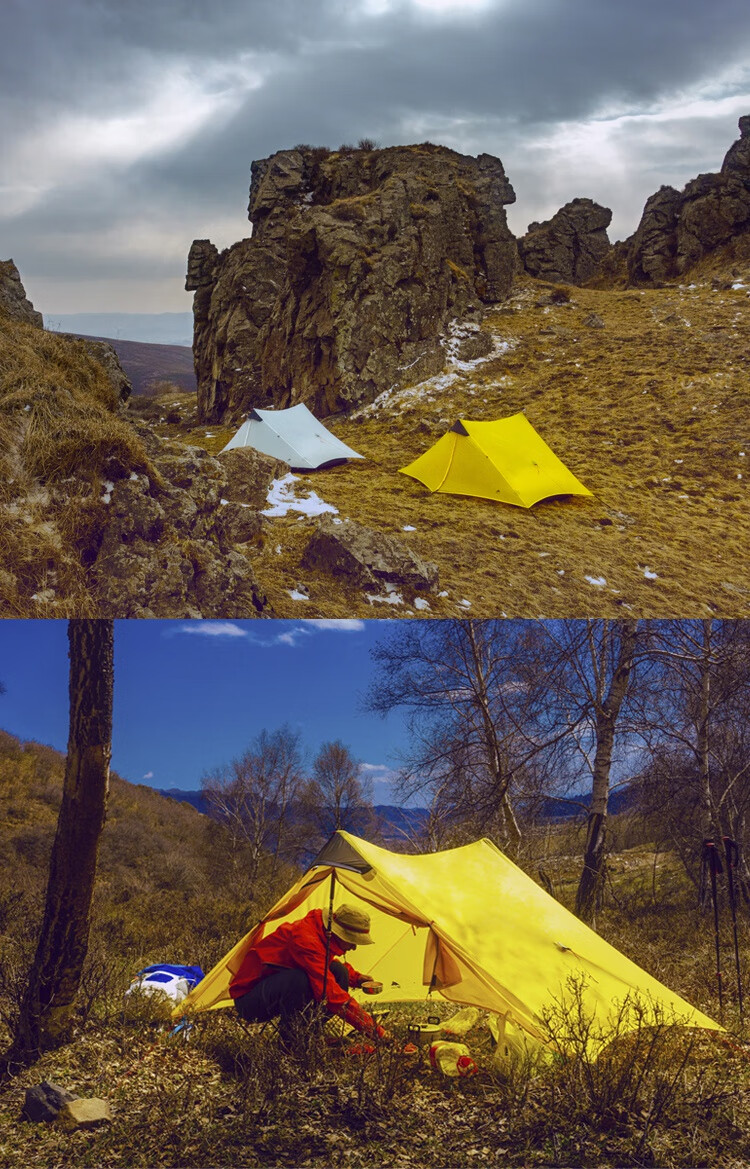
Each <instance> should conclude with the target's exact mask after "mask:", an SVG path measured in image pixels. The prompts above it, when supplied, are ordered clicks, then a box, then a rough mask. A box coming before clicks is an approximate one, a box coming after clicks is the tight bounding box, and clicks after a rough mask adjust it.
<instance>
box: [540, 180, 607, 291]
mask: <svg viewBox="0 0 750 1169" xmlns="http://www.w3.org/2000/svg"><path fill="white" fill-rule="evenodd" d="M611 221H612V212H611V211H610V209H609V207H602V206H601V204H599V203H594V201H593V200H592V199H573V200H572V201H571V202H570V203H566V204H565V206H564V207H561V208H560V210H559V211H558V212H556V214H555V215H553V216H552V218H551V219H548V220H546V221H545V222H544V223H530V224H529V228H528V231H527V233H526V235H525V236H523V237H522V238H521V239H520V240H519V241H518V250H519V253H520V255H521V259H522V261H523V266H524V268H525V269H526V271H527V272H528V273H529V274H530V275H531V276H539V277H541V278H542V279H543V280H559V281H565V282H566V283H569V284H583V283H584V282H585V281H586V280H590V279H591V278H592V277H593V276H596V275H597V274H598V272H599V268H600V265H601V262H602V260H603V259H604V257H605V256H606V255H607V252H608V251H609V247H610V244H609V238H608V236H607V228H608V227H609V225H610V223H611Z"/></svg>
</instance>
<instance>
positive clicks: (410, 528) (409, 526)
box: [401, 524, 417, 532]
mask: <svg viewBox="0 0 750 1169" xmlns="http://www.w3.org/2000/svg"><path fill="white" fill-rule="evenodd" d="M401 530H402V531H403V532H416V530H417V529H416V528H415V527H414V524H405V525H404V527H403V528H402V529H401Z"/></svg>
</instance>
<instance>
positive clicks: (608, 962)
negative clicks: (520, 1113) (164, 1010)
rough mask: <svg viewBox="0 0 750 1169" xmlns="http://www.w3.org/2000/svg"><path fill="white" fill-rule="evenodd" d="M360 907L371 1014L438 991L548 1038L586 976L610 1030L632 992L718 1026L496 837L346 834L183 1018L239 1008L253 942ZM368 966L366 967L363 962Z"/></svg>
mask: <svg viewBox="0 0 750 1169" xmlns="http://www.w3.org/2000/svg"><path fill="white" fill-rule="evenodd" d="M332 889H333V896H334V907H335V906H337V905H338V904H340V903H341V902H342V901H349V902H352V901H355V902H356V901H359V902H363V903H364V905H365V907H366V908H367V909H368V911H369V913H370V917H371V930H370V932H371V936H372V937H373V939H374V944H373V945H371V946H367V947H366V948H365V949H363V950H362V951H361V955H360V953H357V952H355V954H354V955H352V956H351V958H352V962H353V965H354V966H358V967H359V968H360V969H362V972H363V973H368V974H372V975H373V977H375V978H377V979H378V980H379V981H380V982H382V983H383V993H382V995H380V996H378V998H377V999H372V998H367V997H362V996H361V995H360V992H356V993H357V997H360V998H361V1001H362V1002H363V1003H364V1004H365V1006H367V1005H369V1006H370V1007H372V1006H374V1005H375V1006H376V1005H377V1004H378V1003H381V1002H383V1003H387V1002H393V1001H402V1000H407V1001H409V1000H420V999H421V1000H424V999H426V998H427V997H428V996H430V995H434V996H435V997H437V998H443V999H447V1000H449V1001H451V1002H454V1003H458V1004H462V1005H466V1006H475V1007H479V1008H480V1009H483V1010H487V1011H492V1012H496V1013H497V1014H498V1015H500V1016H502V1018H503V1020H504V1022H507V1023H509V1024H511V1025H515V1026H517V1027H520V1028H521V1029H522V1030H523V1031H524V1032H526V1034H527V1035H529V1036H532V1037H534V1038H535V1039H537V1040H539V1039H542V1038H543V1034H544V1032H543V1028H542V1018H543V1015H544V1012H545V1010H548V1009H550V1008H551V1007H552V1006H553V1005H554V1003H555V1002H556V1001H557V1002H560V1001H563V1000H564V999H565V997H566V996H567V995H568V994H569V993H570V980H571V978H576V979H579V980H580V979H582V980H583V999H584V1006H585V1009H586V1011H587V1013H589V1014H590V1015H591V1016H592V1018H594V1019H595V1020H596V1022H597V1024H598V1025H600V1026H602V1027H606V1026H607V1021H608V1019H610V1018H612V1017H613V1016H614V1015H615V1014H616V1012H617V1009H618V1005H619V1004H621V1003H622V1002H623V1001H624V1000H625V998H626V997H627V996H628V995H633V994H637V995H638V996H639V997H640V998H641V999H642V1001H643V1002H645V1003H646V1004H647V1012H646V1017H647V1018H649V1019H654V1018H655V1017H656V1016H655V1012H656V1011H659V1010H663V1011H664V1012H666V1014H667V1015H668V1016H672V1015H674V1016H675V1018H676V1020H677V1021H680V1022H684V1023H686V1024H689V1025H691V1026H699V1027H708V1028H713V1029H717V1030H721V1028H720V1027H719V1025H718V1024H717V1023H715V1022H714V1021H713V1020H712V1019H709V1018H708V1016H706V1015H704V1014H702V1013H701V1012H700V1011H698V1010H696V1009H695V1008H694V1007H692V1006H691V1005H690V1003H688V1002H686V1001H685V1000H684V999H682V998H680V996H679V995H676V994H674V993H673V992H672V991H671V990H669V989H668V988H667V987H666V986H663V985H662V984H661V983H660V982H658V981H657V980H656V979H655V978H653V977H652V976H651V975H650V974H647V973H646V971H645V970H642V969H641V968H640V967H639V966H637V965H636V964H635V962H632V961H631V960H630V959H629V958H626V957H625V955H624V954H621V953H620V952H619V951H618V950H616V949H615V947H614V946H611V945H610V944H609V943H608V942H606V941H604V939H603V938H601V937H599V935H598V934H596V933H595V932H594V931H593V930H592V929H590V928H589V927H588V926H587V925H585V924H584V923H583V922H582V921H580V920H579V919H578V918H577V917H575V916H574V915H573V914H572V913H570V912H569V911H568V910H567V909H565V907H564V906H563V905H561V904H560V903H559V902H558V901H556V900H555V899H554V898H553V897H550V895H549V894H548V893H546V892H545V891H544V890H543V889H542V888H540V887H539V886H538V885H537V884H536V883H535V882H534V881H533V880H532V879H531V878H530V877H528V876H527V875H526V874H525V873H524V872H523V871H522V870H521V869H519V868H518V867H517V866H516V865H514V864H513V862H512V861H510V860H508V858H507V857H506V856H504V855H503V854H502V853H501V852H500V850H499V849H498V848H496V847H495V845H494V844H492V843H491V842H490V841H489V840H479V841H477V842H476V843H474V844H468V845H464V846H463V847H461V848H453V849H448V850H446V851H443V852H434V853H425V854H421V855H417V856H413V855H407V854H402V853H394V852H390V851H388V850H387V849H384V848H380V847H378V846H377V845H374V844H370V843H368V842H367V841H365V840H362V839H360V838H358V837H356V836H352V835H351V834H350V833H347V832H337V833H335V834H334V836H333V837H332V838H331V840H330V841H329V843H328V844H327V845H326V847H325V848H324V849H323V850H322V852H321V853H320V854H319V856H318V857H317V858H316V861H315V862H314V863H313V865H312V866H311V868H310V869H309V870H308V871H307V872H306V873H305V874H304V876H303V877H301V878H300V880H299V881H298V882H297V883H296V884H295V885H294V886H293V887H292V888H291V889H290V890H289V892H288V893H287V894H286V896H284V897H282V898H281V899H280V900H279V901H278V902H277V903H276V905H275V906H274V907H273V909H272V910H271V911H270V913H269V914H268V915H267V917H266V918H265V919H264V921H262V922H261V923H260V924H258V925H257V926H256V927H255V928H254V929H252V930H251V931H250V932H249V933H248V934H247V935H246V936H245V937H244V938H242V939H241V940H240V941H239V942H238V943H237V945H236V946H235V947H234V948H233V949H232V950H231V951H230V952H229V953H228V954H227V955H226V956H225V957H224V958H222V959H221V961H220V962H219V963H217V965H216V966H215V967H214V968H213V970H211V971H210V972H209V973H208V974H207V975H206V977H205V978H204V979H203V981H202V982H201V983H199V984H198V986H197V987H196V988H195V989H194V990H193V991H192V992H191V994H190V995H188V997H187V998H186V999H184V1000H183V1002H182V1003H180V1004H179V1006H178V1007H176V1008H175V1012H174V1014H175V1015H182V1014H184V1013H185V1012H192V1011H203V1010H208V1009H212V1008H217V1007H224V1006H228V1005H230V1004H231V999H230V997H229V983H230V979H231V975H232V972H233V971H235V970H237V968H238V967H239V964H240V962H241V961H242V958H243V956H244V954H245V952H246V950H247V949H248V947H249V946H250V945H251V944H252V942H253V941H255V940H257V939H259V938H260V937H262V936H263V935H264V934H266V933H270V932H272V931H273V930H274V929H275V928H276V927H277V926H278V925H279V924H280V923H281V922H283V921H293V920H296V919H297V918H299V917H302V916H304V914H306V913H307V912H308V911H309V910H310V909H312V908H321V909H323V910H324V912H327V908H328V905H329V900H330V895H331V890H332ZM362 964H364V968H363V965H362Z"/></svg>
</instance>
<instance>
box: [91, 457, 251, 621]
mask: <svg viewBox="0 0 750 1169" xmlns="http://www.w3.org/2000/svg"><path fill="white" fill-rule="evenodd" d="M153 466H154V468H155V471H156V473H157V474H156V476H153V477H152V478H151V479H150V478H149V477H148V476H147V475H144V474H135V473H133V474H131V475H130V476H129V477H128V478H121V479H119V480H117V481H114V482H110V483H107V484H105V494H104V496H103V497H102V499H101V500H100V501H98V505H97V508H98V510H97V515H96V523H92V524H90V526H89V529H88V530H89V532H92V530H93V532H94V533H95V535H94V539H93V541H92V540H89V541H88V542H87V541H82V543H83V547H82V551H83V552H84V554H85V555H87V556H88V558H89V559H90V561H91V567H90V578H91V584H92V591H93V592H94V594H95V595H96V597H97V601H98V607H99V615H100V616H102V617H109V616H113V617H257V616H258V615H259V614H260V613H262V611H263V610H264V608H265V605H266V599H265V597H264V595H263V594H262V592H261V590H260V588H259V586H258V584H257V582H256V580H255V577H254V575H253V571H252V567H251V565H250V563H249V562H248V560H247V559H246V558H245V557H244V556H243V555H242V553H240V552H239V551H238V550H237V549H236V548H234V547H233V545H234V544H235V543H239V542H240V540H238V539H237V538H236V537H235V534H234V531H233V530H232V527H231V525H229V524H228V523H227V521H226V519H225V517H224V509H225V507H227V506H228V504H225V503H223V501H224V500H225V499H226V498H227V494H226V493H227V491H228V481H227V471H226V469H225V468H224V466H222V464H221V463H220V462H219V460H218V459H215V458H212V457H211V456H210V455H207V454H206V452H205V451H204V450H202V449H201V448H199V447H186V448H184V453H180V454H170V455H166V456H161V457H158V456H157V457H154V459H153ZM157 477H158V481H157ZM271 477H272V476H271ZM269 485H270V478H269ZM254 514H255V513H254ZM252 522H253V523H254V531H255V533H256V534H257V533H258V531H259V530H260V517H257V518H256V519H255V520H254V521H252ZM250 523H251V521H246V527H247V525H248V524H250ZM97 528H98V530H97ZM241 539H244V540H247V539H250V536H249V535H246V536H244V537H241ZM86 543H88V551H87V550H86Z"/></svg>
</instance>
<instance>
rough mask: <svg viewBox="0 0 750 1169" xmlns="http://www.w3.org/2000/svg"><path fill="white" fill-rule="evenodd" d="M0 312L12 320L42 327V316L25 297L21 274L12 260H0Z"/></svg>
mask: <svg viewBox="0 0 750 1169" xmlns="http://www.w3.org/2000/svg"><path fill="white" fill-rule="evenodd" d="M0 312H3V313H5V315H6V316H8V317H11V318H12V319H13V320H14V321H22V322H23V323H24V324H25V325H37V326H38V328H40V329H43V328H44V318H43V316H42V314H41V313H38V312H37V311H36V309H35V308H34V306H33V304H32V303H31V301H30V300H28V299H27V297H26V289H25V288H24V286H23V284H22V283H21V275H20V273H19V271H18V268H17V267H16V266H15V264H14V263H13V261H12V260H0Z"/></svg>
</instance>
